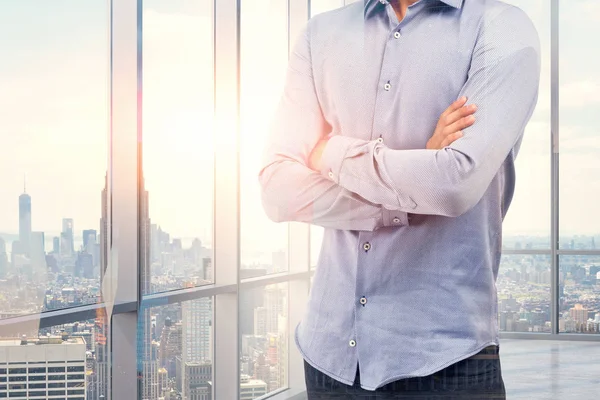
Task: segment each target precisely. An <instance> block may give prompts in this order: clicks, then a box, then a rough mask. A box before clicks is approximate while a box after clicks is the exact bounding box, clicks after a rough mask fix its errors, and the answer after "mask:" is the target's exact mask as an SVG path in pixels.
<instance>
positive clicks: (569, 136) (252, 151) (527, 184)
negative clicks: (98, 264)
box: [0, 0, 600, 252]
mask: <svg viewBox="0 0 600 400" xmlns="http://www.w3.org/2000/svg"><path fill="white" fill-rule="evenodd" d="M59 2H60V3H64V4H63V5H64V9H69V10H70V11H69V12H65V13H64V14H61V13H58V14H57V15H56V18H55V19H53V20H52V21H45V22H44V24H42V20H41V19H40V18H42V15H45V12H44V10H45V8H44V7H52V10H51V9H50V8H49V9H48V10H47V11H48V12H50V11H52V12H54V11H55V8H54V6H50V5H44V4H42V5H39V4H37V3H36V2H35V1H32V0H24V1H22V2H18V5H11V6H4V7H3V11H4V13H3V16H0V22H2V24H0V25H2V28H0V33H3V35H0V36H2V37H3V38H15V36H16V39H17V40H15V41H13V42H11V40H6V39H0V43H2V45H3V47H5V48H6V49H7V51H8V54H14V57H9V58H8V60H7V62H6V63H4V64H3V65H2V66H0V83H2V84H3V85H4V84H6V85H7V86H6V87H7V92H6V93H13V94H14V95H15V96H13V97H10V98H8V97H5V96H3V95H1V94H0V105H3V106H5V107H4V109H5V110H6V111H5V112H6V117H5V118H3V119H2V122H0V132H12V133H11V134H10V135H5V136H6V138H5V139H6V143H5V145H6V146H8V147H10V148H11V149H13V150H14V151H11V153H9V154H8V156H7V157H5V158H3V160H2V161H0V166H1V167H3V169H4V170H7V171H14V172H15V173H11V174H7V176H6V179H5V180H4V181H3V194H4V193H6V194H10V193H14V192H15V191H17V190H20V188H21V187H22V181H21V178H22V173H26V174H27V176H28V192H29V193H30V195H32V197H35V198H38V199H44V201H43V202H39V203H38V204H37V207H35V208H34V210H33V213H34V215H35V217H34V218H35V219H34V222H33V226H32V229H33V230H35V231H44V232H51V231H53V227H55V226H56V225H57V221H60V220H61V219H62V218H63V217H70V218H73V219H74V220H75V221H77V224H78V226H88V227H90V228H91V227H95V226H96V225H97V218H98V216H97V212H96V211H95V210H97V209H98V208H99V198H98V196H97V188H99V187H102V184H103V179H104V171H105V170H106V166H107V154H108V147H107V146H108V135H107V132H108V108H107V104H108V56H107V54H108V42H107V37H108V25H107V24H106V20H107V18H108V9H107V6H106V3H105V2H103V1H102V2H101V1H90V2H87V3H86V5H85V6H82V5H80V4H79V5H76V4H75V3H74V2H73V1H72V0H60V1H59ZM209 3H210V2H208V1H198V2H190V1H181V0H180V1H173V2H170V3H169V5H166V4H163V3H162V2H160V1H157V0H154V1H146V2H145V5H144V24H145V25H144V52H145V53H144V60H145V61H144V63H145V64H144V72H145V73H144V89H145V94H144V97H145V98H144V104H145V109H144V111H145V112H144V127H145V130H144V133H143V138H144V175H145V176H146V180H147V182H146V187H147V189H148V190H150V191H151V192H152V193H153V199H154V200H153V201H152V202H151V204H150V210H151V213H152V215H153V216H154V219H155V220H157V221H160V224H161V226H163V227H164V228H165V229H166V230H168V231H170V232H173V233H174V234H175V235H177V236H178V237H185V238H193V237H198V238H200V239H201V240H202V241H203V242H204V243H210V242H211V241H212V238H211V229H212V227H211V224H212V183H213V182H212V153H213V152H212V149H211V146H212V138H211V130H212V127H211V125H212V121H211V115H212V114H211V112H210V110H212V107H211V99H212V94H211V93H212V91H211V90H210V88H211V84H212V73H210V71H211V68H212V60H210V57H204V56H203V55H204V54H210V48H209V47H210V46H209V44H208V41H203V40H202V38H203V37H206V38H209V35H210V34H211V29H210V26H211V23H210V21H209V20H208V19H207V18H208V10H209V9H210V8H209V6H210V4H209ZM314 3H315V4H314V10H315V12H318V11H325V10H326V9H328V8H332V7H335V5H336V2H335V1H318V0H317V1H315V2H314ZM340 3H341V2H340ZM510 3H512V4H516V5H518V6H520V7H522V8H523V9H524V10H525V11H526V12H527V13H528V14H529V15H530V16H531V18H532V19H533V20H534V22H535V23H536V27H537V28H538V31H539V33H540V37H541V39H542V44H543V46H542V47H543V49H544V53H543V71H542V86H541V88H540V89H541V91H540V100H539V101H538V107H537V109H536V113H535V115H534V116H533V118H532V121H531V123H530V124H529V126H528V128H527V132H526V134H525V139H524V141H523V145H522V149H521V153H520V155H519V157H518V158H517V189H516V193H515V198H514V201H513V204H512V205H511V207H510V209H509V212H508V216H507V218H506V221H505V226H504V229H505V232H506V233H510V234H529V235H544V234H545V235H549V232H550V198H549V197H550V182H549V177H550V136H549V135H550V125H549V122H550V119H549V112H550V102H549V96H550V90H549V66H550V64H549V56H550V54H549V49H550V46H549V39H550V37H549V16H550V13H549V4H548V2H544V1H541V0H536V1H510ZM15 4H16V3H15ZM33 4H35V5H36V7H38V6H39V7H38V9H39V11H38V12H39V14H38V13H34V14H33V15H30V14H31V7H32V5H33ZM598 8H599V5H598V4H597V3H594V2H592V1H579V2H576V3H573V4H572V5H570V6H569V7H564V12H562V14H561V22H562V23H563V24H565V25H566V26H567V29H565V28H563V29H562V30H561V32H562V36H561V41H562V42H563V43H564V44H567V43H569V44H570V45H569V46H566V45H563V46H562V47H561V54H562V55H563V57H561V89H560V94H561V130H560V131H561V141H560V149H561V168H562V170H561V201H560V204H561V211H560V212H561V234H563V233H564V234H568V235H573V234H597V232H598V228H597V227H600V214H598V213H597V212H595V206H594V204H595V199H597V198H598V196H599V194H600V180H599V179H598V177H599V176H600V166H599V165H598V163H597V162H596V161H595V160H596V159H597V157H598V155H599V154H600V145H599V144H598V143H597V140H595V138H594V135H596V134H597V128H596V127H597V126H598V125H599V124H598V122H600V121H598V120H597V114H596V113H595V112H593V110H594V108H595V107H596V106H597V105H598V104H600V96H599V95H598V93H600V90H598V85H599V84H600V83H599V82H598V81H597V79H596V78H595V71H596V70H598V69H599V68H600V57H598V56H597V55H594V54H586V55H587V56H588V57H586V61H587V62H586V63H574V62H572V61H571V60H572V59H575V58H577V57H578V56H579V57H580V56H581V53H580V52H581V51H582V49H585V48H588V46H590V45H593V44H592V43H589V42H588V40H589V38H590V37H592V35H586V34H585V33H586V32H588V31H589V29H590V27H591V26H593V23H594V22H595V21H596V19H597V18H598V17H597V15H599V14H600V12H598ZM242 12H243V15H242V17H243V19H242V29H243V32H244V37H246V38H248V40H247V41H245V42H244V44H243V45H242V67H243V69H242V72H243V75H242V78H243V79H242V88H241V89H242V91H241V95H242V104H241V106H242V108H241V118H242V124H241V133H242V134H241V135H240V136H241V137H242V144H241V148H242V154H241V157H242V170H241V173H242V188H241V189H242V202H241V204H242V225H243V227H242V243H243V246H244V247H245V248H253V249H254V248H256V249H260V248H261V247H262V251H267V252H268V251H270V250H271V249H272V247H275V248H280V247H282V246H285V242H286V240H285V238H284V237H282V236H284V235H281V232H283V231H284V230H285V227H284V226H283V225H278V224H274V223H272V222H270V221H269V220H268V219H267V218H266V216H264V213H263V212H262V207H261V205H260V202H259V188H258V182H257V180H256V174H257V172H258V166H259V162H258V159H259V157H258V155H257V153H259V152H260V149H261V147H262V143H264V139H265V132H264V131H265V129H266V127H267V126H268V121H269V118H270V115H271V114H272V110H273V107H274V105H275V103H276V102H277V99H278V97H279V96H280V94H281V84H282V83H283V73H284V71H285V67H286V60H287V59H286V57H279V56H277V55H276V54H279V53H280V52H282V51H283V52H285V51H287V40H284V38H283V39H282V37H281V36H282V35H270V36H273V37H268V38H267V39H264V37H265V32H270V31H280V30H281V31H282V32H283V31H284V30H285V28H286V27H285V23H284V22H282V21H285V18H284V14H283V13H284V12H285V7H282V6H281V4H280V2H275V1H271V2H268V1H266V2H258V1H244V4H243V10H242ZM25 13H29V14H27V16H28V18H22V16H23V15H25ZM261 17H262V19H261ZM12 20H20V21H26V22H24V23H23V24H22V25H21V26H20V27H15V26H14V25H13V24H10V21H12ZM79 20H85V21H86V22H88V23H86V24H79V23H78V21H79ZM247 21H251V22H247ZM254 21H262V22H261V23H260V24H259V23H254ZM265 21H267V23H264V22H265ZM586 21H587V22H586ZM4 22H6V23H4ZM575 22H577V25H575V24H574V23H575ZM48 24H50V25H49V26H48V30H49V32H50V33H51V34H50V35H42V34H41V32H40V31H39V28H38V26H42V25H43V26H47V25H48ZM571 25H572V29H571ZM15 32H18V33H19V34H17V35H15V34H14V33H15ZM67 32H77V33H78V34H77V35H69V36H67ZM576 34H577V35H578V36H577V37H578V38H579V39H578V40H574V35H576ZM266 36H269V35H266ZM190 38H197V39H194V40H192V39H190ZM257 38H263V39H262V40H263V41H265V40H266V42H265V43H264V46H261V49H262V50H260V53H259V55H260V57H256V52H257V51H259V49H257V47H256V45H253V44H252V43H253V42H252V40H257ZM173 43H179V44H180V46H173ZM4 45H5V46H4ZM23 47H25V48H28V49H30V50H31V54H34V55H35V57H37V58H36V60H37V61H41V63H39V64H40V65H44V67H45V68H46V70H45V71H46V72H45V73H44V74H43V75H42V74H39V73H38V71H37V69H36V67H34V66H33V64H31V63H30V61H31V60H32V59H31V57H30V56H27V57H29V58H27V57H25V56H24V55H22V54H21V53H20V52H19V50H18V49H19V48H23ZM185 48H189V49H192V48H193V49H194V51H191V52H187V53H186V52H182V51H181V49H185ZM266 49H268V50H266ZM283 54H285V53H283ZM264 57H271V58H272V59H271V61H272V62H268V63H265V62H264V61H265V60H264ZM66 60H68V61H69V62H65V61H66ZM166 60H169V61H168V62H166ZM23 65H30V66H29V67H28V68H25V69H24V68H22V66H23ZM202 71H204V73H202ZM46 76H51V77H53V79H52V80H46V79H42V78H43V77H46ZM177 76H182V77H185V79H186V83H187V85H183V86H182V85H180V84H179V82H180V78H177ZM52 82H54V83H52ZM265 82H269V85H266V86H265ZM15 85H20V86H19V87H21V88H30V87H31V88H33V87H35V88H36V93H37V94H38V95H37V96H35V98H34V99H31V98H30V97H22V96H21V93H23V90H20V89H18V88H19V87H18V86H15ZM83 86H85V87H86V92H85V94H84V93H82V92H81V91H80V90H79V88H80V87H83ZM58 88H60V90H58V91H57V89H58ZM26 92H27V91H25V93H26ZM49 99H52V102H51V103H50V102H49ZM250 99H252V100H250ZM258 103H260V104H264V106H263V107H261V108H260V109H258V108H257V107H256V106H255V105H254V104H258ZM32 112H33V113H34V115H35V118H33V119H31V118H27V117H26V115H29V114H31V113H32ZM74 116H76V118H74ZM24 121H26V122H24ZM169 138H170V139H169ZM31 143H35V148H32V147H31V146H32V145H31ZM38 148H39V149H44V150H46V151H41V150H37V149H38ZM73 149H77V150H76V151H73ZM32 154H35V155H36V157H34V158H32V157H30V155H32ZM80 166H84V168H80ZM573 172H576V173H573ZM174 177H176V178H177V179H174ZM74 181H76V182H77V185H70V184H64V183H62V182H74ZM175 202H177V203H178V207H170V206H169V205H170V204H174V203H175ZM15 207H16V204H15V203H14V201H13V197H12V196H8V195H2V196H0V215H1V216H2V218H0V232H2V233H9V234H10V233H13V232H15V230H16V226H17V222H18V221H17V219H16V213H15ZM181 210H184V211H185V213H184V214H185V216H183V215H181V214H182V213H181ZM177 211H179V212H177ZM246 226H251V227H253V228H254V230H250V229H246V228H245V227H246ZM257 227H260V234H256V232H255V230H256V229H258V228H257ZM263 237H270V238H272V239H273V240H270V241H264V240H261V239H262V238H263Z"/></svg>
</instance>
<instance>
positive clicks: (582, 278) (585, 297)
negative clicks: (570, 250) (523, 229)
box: [558, 256, 600, 334]
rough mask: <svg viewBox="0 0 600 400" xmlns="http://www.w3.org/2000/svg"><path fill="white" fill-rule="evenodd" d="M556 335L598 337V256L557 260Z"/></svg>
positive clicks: (599, 260) (599, 268)
mask: <svg viewBox="0 0 600 400" xmlns="http://www.w3.org/2000/svg"><path fill="white" fill-rule="evenodd" d="M559 262H560V269H559V271H560V272H559V284H558V295H559V305H560V314H559V319H558V325H559V331H560V332H565V333H596V334H598V333H600V256H560V259H559Z"/></svg>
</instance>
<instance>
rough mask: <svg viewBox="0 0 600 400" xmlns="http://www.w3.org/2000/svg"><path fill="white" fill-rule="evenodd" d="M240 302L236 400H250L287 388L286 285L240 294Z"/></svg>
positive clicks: (254, 289)
mask: <svg viewBox="0 0 600 400" xmlns="http://www.w3.org/2000/svg"><path fill="white" fill-rule="evenodd" d="M240 298H241V300H243V301H241V302H240V320H239V323H240V334H241V348H240V351H241V359H240V365H241V371H240V373H241V380H240V399H248V400H250V399H254V398H256V397H259V396H262V395H264V394H267V393H270V392H273V391H274V390H277V389H280V388H285V387H287V382H288V381H287V379H288V372H287V365H288V352H289V346H290V343H289V341H290V338H292V337H293V333H290V332H289V329H288V320H287V316H288V314H287V310H288V306H287V305H288V284H287V283H280V284H274V285H268V286H265V287H259V288H252V289H248V290H244V291H242V292H241V293H240ZM291 345H294V344H293V343H292V344H291Z"/></svg>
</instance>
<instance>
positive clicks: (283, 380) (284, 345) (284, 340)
mask: <svg viewBox="0 0 600 400" xmlns="http://www.w3.org/2000/svg"><path fill="white" fill-rule="evenodd" d="M277 330H278V341H277V346H278V349H277V355H278V360H277V379H278V382H279V387H280V388H282V387H286V386H287V384H288V350H289V347H288V346H289V340H288V338H289V335H288V331H289V329H288V319H287V316H284V315H281V316H280V317H279V328H278V329H277Z"/></svg>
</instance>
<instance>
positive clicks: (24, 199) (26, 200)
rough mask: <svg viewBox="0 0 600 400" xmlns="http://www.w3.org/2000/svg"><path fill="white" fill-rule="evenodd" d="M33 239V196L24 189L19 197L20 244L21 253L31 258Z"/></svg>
mask: <svg viewBox="0 0 600 400" xmlns="http://www.w3.org/2000/svg"><path fill="white" fill-rule="evenodd" d="M30 239H31V196H29V195H28V194H27V193H26V188H23V194H21V195H20V196H19V244H20V253H21V254H24V255H26V256H29V250H30Z"/></svg>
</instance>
